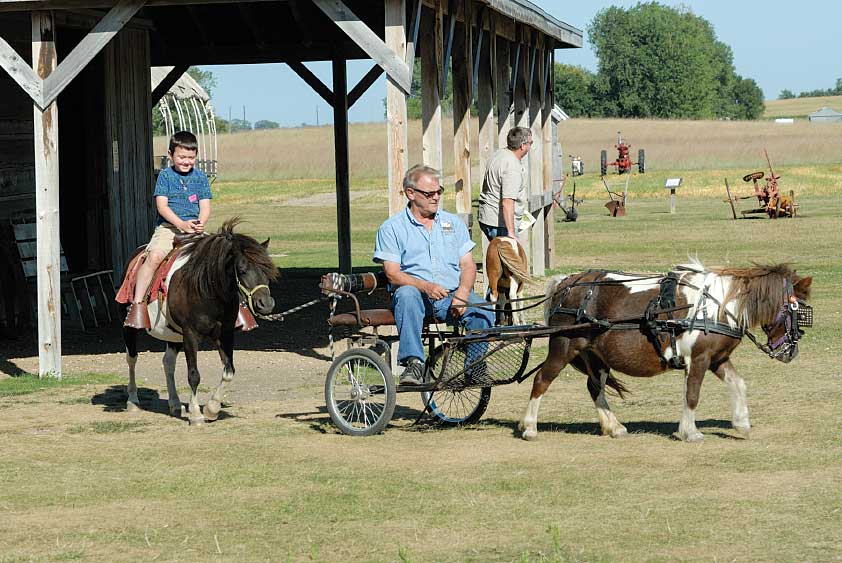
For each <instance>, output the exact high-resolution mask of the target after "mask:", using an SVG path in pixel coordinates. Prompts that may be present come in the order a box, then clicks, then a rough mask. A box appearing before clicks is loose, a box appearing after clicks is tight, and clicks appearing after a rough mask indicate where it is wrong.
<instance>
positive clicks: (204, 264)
mask: <svg viewBox="0 0 842 563" xmlns="http://www.w3.org/2000/svg"><path fill="white" fill-rule="evenodd" d="M239 223H240V219H239V218H237V217H235V218H233V219H229V220H227V221H226V222H225V223H224V224H223V225H222V227H221V228H220V229H219V231H217V232H216V233H215V234H212V235H208V236H203V237H196V238H193V239H190V241H189V242H187V243H185V244H186V246H185V247H184V250H183V251H182V253H181V254H180V255H179V257H178V258H177V260H176V261H175V263H174V265H173V268H172V269H171V270H170V272H169V274H168V275H167V280H166V287H167V292H166V297H165V299H164V300H163V301H162V302H158V301H153V302H151V303H150V304H149V316H150V318H151V319H152V328H151V329H150V330H149V331H148V332H149V334H150V335H152V336H154V337H155V338H158V339H159V340H165V341H166V342H167V349H166V352H164V359H163V364H164V374H165V375H166V377H167V394H168V401H169V407H170V413H171V414H172V415H173V416H178V417H181V416H183V415H184V411H185V409H184V408H183V407H182V405H181V401H180V400H179V398H178V391H177V390H176V386H175V377H174V374H175V362H176V358H177V356H178V352H179V351H180V350H181V348H182V346H183V348H184V355H185V358H186V360H187V380H188V382H189V383H190V390H191V395H190V405H189V414H188V418H189V421H190V424H191V425H193V424H202V423H203V422H205V420H216V418H217V417H218V416H219V411H220V408H221V401H222V396H223V390H224V386H225V384H226V383H228V382H230V381H231V380H232V379H233V377H234V325H235V322H236V320H237V312H238V308H239V304H240V302H241V301H244V302H247V303H248V305H249V307H250V308H251V309H252V312H254V313H259V314H268V313H270V312H271V311H272V309H273V308H274V306H275V301H274V299H272V295H271V294H270V292H269V286H268V283H269V281H271V280H275V279H277V277H278V269H277V267H276V266H275V264H274V263H273V262H272V259H271V258H270V257H269V254H268V253H267V250H266V249H267V247H268V245H269V240H268V239H267V240H266V241H265V242H263V243H262V244H261V243H258V242H257V241H256V240H254V239H253V238H251V237H249V236H246V235H242V234H239V233H235V232H234V228H235V227H236V226H237V225H238V224H239ZM137 333H138V329H134V328H130V327H124V328H123V338H124V340H125V343H126V362H127V363H128V364H129V384H128V388H127V391H128V402H127V403H126V408H127V410H136V409H137V408H138V407H139V404H140V403H139V400H138V397H137V385H136V383H135V364H136V363H137V343H136V341H137ZM203 338H207V339H209V340H210V341H211V343H213V345H214V347H215V348H216V349H217V350H218V351H219V357H220V359H221V360H222V380H221V381H220V383H219V385H218V386H217V387H216V389H214V391H213V392H212V393H211V396H210V397H209V398H208V401H207V404H206V405H205V407H204V409H203V410H200V408H199V401H198V398H197V390H198V387H199V382H200V379H201V378H200V375H199V369H198V367H197V365H196V354H197V352H198V350H199V343H200V342H201V341H202V339H203Z"/></svg>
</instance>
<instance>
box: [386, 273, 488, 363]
mask: <svg viewBox="0 0 842 563" xmlns="http://www.w3.org/2000/svg"><path fill="white" fill-rule="evenodd" d="M452 301H453V294H452V292H451V294H450V295H448V296H447V297H445V298H443V299H439V300H437V301H433V300H432V299H430V298H429V297H427V295H426V294H424V293H421V291H420V290H419V289H418V288H416V287H413V286H411V285H403V286H401V287H399V288H398V289H397V290H396V291H395V292H394V293H393V294H392V310H393V311H394V312H395V323H396V324H397V325H398V335H399V336H400V344H399V347H398V363H399V364H406V362H407V361H408V360H409V359H410V358H418V359H419V360H421V361H424V358H425V357H426V355H425V353H424V344H423V343H422V342H421V330H422V328H423V327H424V318H425V317H431V316H435V318H436V319H437V320H439V321H444V322H446V323H448V324H450V325H456V324H457V323H458V324H459V325H461V326H463V327H464V328H466V329H469V330H475V329H484V328H488V327H490V326H493V325H494V312H493V311H488V310H486V309H481V308H479V307H468V309H467V310H466V311H465V313H464V314H463V315H462V316H461V317H454V316H453V314H452V313H451V312H450V304H451V302H452ZM468 302H469V303H481V302H482V298H480V297H479V296H478V295H477V294H476V293H474V292H473V291H471V293H470V295H469V296H468ZM486 349H488V343H487V342H482V343H477V344H473V345H471V349H469V350H468V356H469V358H468V362H469V363H470V362H471V361H472V360H473V358H475V357H479V356H482V355H483V354H485V350H486Z"/></svg>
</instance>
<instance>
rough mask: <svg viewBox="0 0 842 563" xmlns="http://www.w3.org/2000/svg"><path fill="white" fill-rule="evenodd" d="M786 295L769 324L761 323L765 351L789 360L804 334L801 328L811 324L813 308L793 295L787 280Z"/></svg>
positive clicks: (796, 351)
mask: <svg viewBox="0 0 842 563" xmlns="http://www.w3.org/2000/svg"><path fill="white" fill-rule="evenodd" d="M787 286H788V294H789V295H788V296H787V298H786V300H785V301H784V303H782V304H781V306H780V308H779V309H778V313H777V314H776V315H775V319H774V320H773V321H772V323H771V324H768V325H763V332H765V333H766V337H767V339H768V340H767V345H766V349H765V352H766V353H767V354H768V355H769V357H770V358H774V359H776V360H780V361H782V362H789V361H790V360H792V359H793V358H795V356H796V355H797V354H798V341H799V340H800V339H801V337H802V336H803V335H804V331H803V330H801V329H802V328H809V327H812V326H813V308H812V307H810V306H809V305H807V303H806V302H805V301H804V300H803V299H800V298H799V297H797V296H796V295H795V291H794V290H793V288H792V283H791V282H789V281H788V282H787ZM780 326H783V329H784V331H783V334H781V335H780V336H778V337H777V338H774V339H773V338H772V334H773V332H775V329H776V328H778V327H780Z"/></svg>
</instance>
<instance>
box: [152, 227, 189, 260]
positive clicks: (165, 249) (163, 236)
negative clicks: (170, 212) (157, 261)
mask: <svg viewBox="0 0 842 563" xmlns="http://www.w3.org/2000/svg"><path fill="white" fill-rule="evenodd" d="M180 232H181V231H179V230H178V229H176V228H175V227H174V226H173V225H171V224H170V223H161V224H160V225H158V226H157V227H155V232H154V233H152V238H151V239H150V240H149V244H147V245H146V252H147V253H148V252H151V251H153V250H160V251H161V252H162V253H163V254H165V255H166V254H168V253H169V251H170V250H172V247H173V244H174V241H175V235H177V234H178V233H180Z"/></svg>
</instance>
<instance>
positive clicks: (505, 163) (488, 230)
mask: <svg viewBox="0 0 842 563" xmlns="http://www.w3.org/2000/svg"><path fill="white" fill-rule="evenodd" d="M506 146H507V148H505V149H498V150H497V151H496V152H495V153H494V154H493V155H491V160H489V161H488V168H487V169H486V171H485V176H484V177H483V180H482V191H481V192H480V195H479V213H478V214H477V215H478V219H479V227H480V229H482V232H483V234H485V237H486V238H487V239H488V240H491V239H493V238H494V237H500V236H509V237H512V238H514V237H517V226H518V225H519V224H520V220H521V218H522V217H523V213H524V208H525V206H526V198H527V191H526V182H527V179H528V176H527V174H526V168H525V167H524V166H523V163H522V160H523V157H524V156H526V153H528V152H529V149H530V148H531V147H532V130H531V129H529V128H528V127H513V128H512V129H510V130H509V132H508V134H507V135H506Z"/></svg>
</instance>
